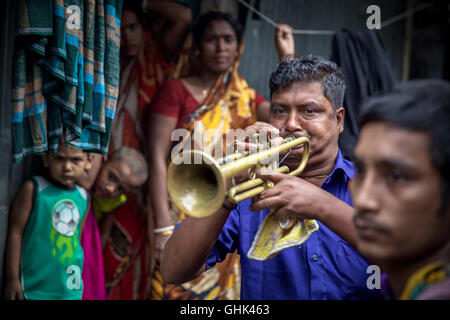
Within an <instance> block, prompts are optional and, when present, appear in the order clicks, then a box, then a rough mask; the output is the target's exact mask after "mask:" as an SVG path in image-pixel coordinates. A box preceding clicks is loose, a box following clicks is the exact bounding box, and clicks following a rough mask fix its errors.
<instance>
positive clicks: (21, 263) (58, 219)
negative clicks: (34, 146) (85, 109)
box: [5, 140, 89, 300]
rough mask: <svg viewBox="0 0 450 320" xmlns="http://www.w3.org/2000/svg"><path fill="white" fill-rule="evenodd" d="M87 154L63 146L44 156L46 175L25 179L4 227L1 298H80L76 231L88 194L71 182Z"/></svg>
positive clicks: (80, 257) (80, 253)
mask: <svg viewBox="0 0 450 320" xmlns="http://www.w3.org/2000/svg"><path fill="white" fill-rule="evenodd" d="M86 160H87V154H86V153H84V152H83V150H80V149H76V148H73V147H70V146H67V145H66V144H65V143H64V142H63V141H62V140H61V141H60V143H59V146H58V151H57V152H55V153H48V154H45V155H44V156H43V162H44V166H45V167H46V168H47V171H48V172H47V175H46V176H45V177H44V176H35V177H32V179H31V180H27V181H26V182H25V183H24V185H23V186H22V188H21V189H20V190H19V192H18V194H17V195H16V198H15V200H14V202H13V205H12V208H11V214H10V226H9V230H8V241H7V257H6V268H7V270H6V272H7V284H6V290H5V298H6V299H12V300H15V299H20V300H22V299H24V298H25V299H32V300H47V299H49V300H56V299H64V300H69V299H74V300H75V299H81V294H82V290H83V283H82V280H81V269H82V267H83V249H82V248H81V245H80V238H79V237H80V234H81V232H82V229H83V224H84V221H85V218H86V215H85V213H86V211H87V208H88V203H89V201H88V193H87V192H86V190H84V189H83V188H81V187H79V186H77V185H76V184H75V183H76V181H77V179H78V178H79V177H80V175H81V174H82V173H83V171H84V170H85V167H86V166H87V165H88V164H87V161H86Z"/></svg>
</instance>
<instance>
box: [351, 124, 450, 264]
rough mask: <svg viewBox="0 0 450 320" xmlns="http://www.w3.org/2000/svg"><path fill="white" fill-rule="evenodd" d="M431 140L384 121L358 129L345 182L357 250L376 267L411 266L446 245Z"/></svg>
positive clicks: (447, 222) (447, 221)
mask: <svg viewBox="0 0 450 320" xmlns="http://www.w3.org/2000/svg"><path fill="white" fill-rule="evenodd" d="M429 140H430V138H429V135H428V134H426V133H424V132H418V131H409V130H406V129H403V128H400V127H397V126H394V125H391V124H388V123H383V122H374V123H369V124H367V125H366V126H364V127H363V129H362V131H361V133H360V136H359V140H358V143H357V145H356V148H355V151H354V160H355V166H356V175H355V177H354V179H353V180H352V181H351V182H350V191H351V194H352V197H353V203H354V207H355V216H354V222H355V226H356V229H357V234H358V241H357V249H358V250H359V251H360V252H361V253H362V254H363V255H364V256H366V257H367V258H369V259H371V260H373V261H374V262H376V263H378V264H380V265H381V266H383V265H387V264H393V263H398V262H403V263H407V264H408V265H410V264H412V263H413V262H414V261H420V260H421V259H423V258H424V257H426V256H427V255H430V254H432V253H434V252H436V249H437V248H439V247H440V246H442V245H443V244H445V243H446V242H447V241H448V238H449V236H448V230H449V227H450V219H449V216H450V213H449V210H447V212H445V213H444V214H438V210H439V208H440V205H441V187H442V185H441V179H440V175H439V173H438V172H437V170H436V169H435V168H434V167H433V166H432V162H431V156H430V152H429V150H430V146H429V143H430V141H429Z"/></svg>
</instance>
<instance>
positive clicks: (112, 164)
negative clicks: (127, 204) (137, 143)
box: [94, 159, 139, 198]
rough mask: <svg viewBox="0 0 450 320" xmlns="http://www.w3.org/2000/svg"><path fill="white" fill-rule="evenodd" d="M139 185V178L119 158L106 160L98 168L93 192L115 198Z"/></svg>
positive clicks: (100, 195) (104, 196) (102, 196)
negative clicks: (98, 171)
mask: <svg viewBox="0 0 450 320" xmlns="http://www.w3.org/2000/svg"><path fill="white" fill-rule="evenodd" d="M138 186H139V179H138V178H137V177H136V176H134V175H133V174H132V173H131V170H130V168H129V167H128V165H127V164H126V163H125V162H124V161H122V160H120V159H116V160H113V161H108V162H106V163H105V164H104V165H103V166H102V168H101V169H100V173H99V175H98V178H97V180H96V181H95V185H94V192H95V194H96V195H98V196H99V197H101V198H116V197H118V196H120V195H121V194H124V193H126V192H128V191H130V190H131V189H134V188H136V187H138Z"/></svg>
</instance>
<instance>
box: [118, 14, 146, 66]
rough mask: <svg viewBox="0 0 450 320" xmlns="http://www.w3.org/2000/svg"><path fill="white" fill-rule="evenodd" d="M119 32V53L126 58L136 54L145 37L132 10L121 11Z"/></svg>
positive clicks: (140, 48)
mask: <svg viewBox="0 0 450 320" xmlns="http://www.w3.org/2000/svg"><path fill="white" fill-rule="evenodd" d="M120 32H121V37H120V53H121V55H122V56H123V57H127V58H132V57H135V56H137V55H138V54H139V53H140V52H141V50H142V49H143V48H144V43H145V37H144V28H143V27H142V24H141V23H140V22H139V20H138V18H137V16H136V14H135V13H134V12H132V11H128V10H125V11H124V12H123V13H122V21H121V25H120Z"/></svg>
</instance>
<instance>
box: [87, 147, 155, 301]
mask: <svg viewBox="0 0 450 320" xmlns="http://www.w3.org/2000/svg"><path fill="white" fill-rule="evenodd" d="M88 161H89V162H90V163H91V169H90V170H89V171H86V173H85V174H83V175H82V176H81V177H80V179H79V180H78V183H79V184H80V185H81V186H83V187H84V188H86V189H88V190H90V189H91V188H92V187H93V190H92V192H93V194H92V205H91V206H90V209H89V212H88V214H87V220H86V225H85V227H84V231H83V234H82V239H81V245H82V247H83V249H84V267H83V273H82V278H83V284H84V290H83V300H105V299H106V288H105V276H104V267H103V256H102V244H101V240H100V232H99V227H98V224H97V219H96V215H97V218H99V219H100V218H101V215H102V214H104V213H108V212H111V211H113V210H114V209H115V208H117V207H118V206H120V205H121V204H122V203H124V202H125V201H126V197H125V193H126V192H128V191H132V190H135V189H137V188H138V187H140V186H141V185H142V184H143V183H144V182H145V181H146V180H147V175H148V168H147V162H146V160H145V158H144V156H143V155H142V154H141V153H140V152H139V151H137V150H136V149H133V148H129V147H121V148H120V149H118V150H117V151H115V152H113V153H112V154H111V155H110V157H109V160H106V157H103V156H101V155H99V154H90V155H89V160H88ZM105 220H108V219H105ZM103 225H104V226H105V227H106V229H109V228H108V225H107V223H106V224H103ZM108 232H109V230H104V231H103V233H108Z"/></svg>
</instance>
